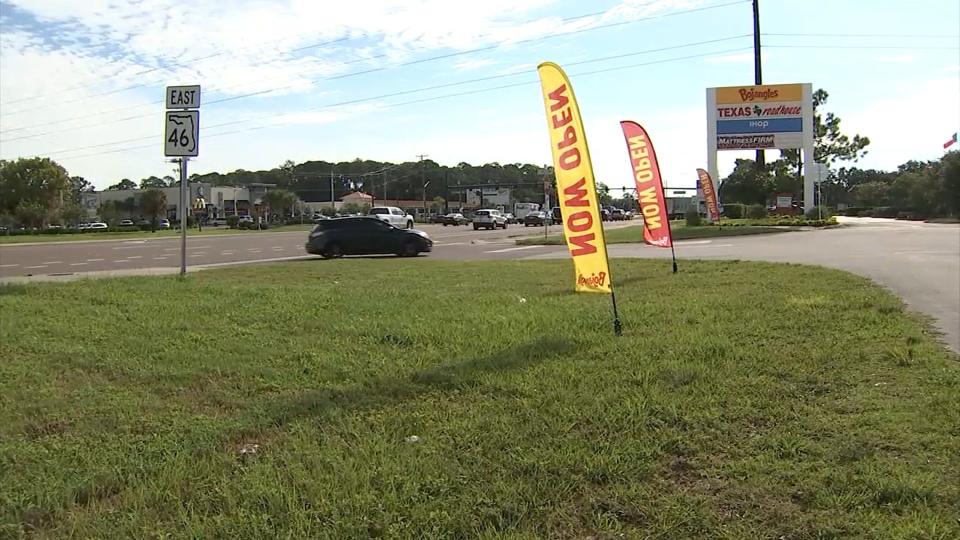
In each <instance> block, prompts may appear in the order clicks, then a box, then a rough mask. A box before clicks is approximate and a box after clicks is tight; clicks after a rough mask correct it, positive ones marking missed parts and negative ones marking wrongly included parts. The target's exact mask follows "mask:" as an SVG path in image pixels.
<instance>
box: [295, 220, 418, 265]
mask: <svg viewBox="0 0 960 540" xmlns="http://www.w3.org/2000/svg"><path fill="white" fill-rule="evenodd" d="M306 250H307V253H312V254H314V255H321V256H323V257H324V258H325V259H336V258H339V257H343V256H344V255H386V254H396V255H400V256H403V257H416V256H417V255H418V254H420V253H424V252H429V251H433V241H432V240H430V237H429V236H428V235H427V233H425V232H423V231H418V230H414V229H399V228H397V227H394V226H393V225H390V224H389V223H386V222H385V221H384V220H382V219H380V218H379V217H375V216H360V217H349V218H338V219H328V220H325V221H321V222H319V223H317V224H316V226H314V228H313V230H312V231H310V237H309V239H308V240H307V245H306Z"/></svg>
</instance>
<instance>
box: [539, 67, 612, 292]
mask: <svg viewBox="0 0 960 540" xmlns="http://www.w3.org/2000/svg"><path fill="white" fill-rule="evenodd" d="M537 71H538V72H539V73H540V85H541V87H542V90H543V106H544V109H545V111H546V113H547V128H548V130H549V131H550V143H551V149H552V150H553V166H554V174H555V175H556V178H557V197H558V198H559V200H560V213H561V215H562V216H563V233H564V236H565V237H566V239H567V248H568V249H569V250H570V255H571V256H572V257H573V266H574V271H575V273H576V291H577V292H599V293H608V294H610V293H612V292H613V283H612V282H611V279H610V265H609V262H608V260H607V243H606V241H605V239H604V236H603V221H602V219H601V217H600V204H599V200H598V197H597V186H596V182H595V180H594V177H593V165H592V164H591V162H590V150H589V149H588V148H587V136H586V134H585V133H584V131H583V122H582V120H581V118H580V107H578V106H577V100H576V97H575V96H574V95H573V87H572V86H571V85H570V81H569V79H567V75H566V74H565V73H564V72H563V70H562V69H561V68H560V66H558V65H556V64H554V63H552V62H544V63H542V64H540V66H538V67H537Z"/></svg>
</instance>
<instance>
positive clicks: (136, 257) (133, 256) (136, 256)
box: [127, 255, 143, 259]
mask: <svg viewBox="0 0 960 540" xmlns="http://www.w3.org/2000/svg"><path fill="white" fill-rule="evenodd" d="M127 258H128V259H142V258H143V257H142V256H140V255H131V256H129V257H127Z"/></svg>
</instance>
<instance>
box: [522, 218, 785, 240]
mask: <svg viewBox="0 0 960 540" xmlns="http://www.w3.org/2000/svg"><path fill="white" fill-rule="evenodd" d="M670 227H671V233H672V235H671V236H672V237H673V239H674V240H690V239H694V238H716V237H721V236H747V235H751V234H771V233H782V232H789V231H790V230H791V228H789V227H768V226H761V225H745V226H737V227H729V226H728V227H717V226H712V225H704V226H701V227H687V226H686V224H685V223H684V222H682V221H673V222H671V223H670ZM554 230H556V227H555V228H554ZM604 237H605V238H606V240H607V243H608V244H631V243H637V242H643V225H642V223H640V222H638V223H637V224H636V225H629V226H627V227H620V228H616V229H608V230H606V231H604ZM563 243H564V239H563V234H551V235H548V236H547V237H546V238H544V237H543V236H542V235H538V236H531V237H529V238H521V239H519V240H517V244H519V245H522V246H532V245H561V244H563Z"/></svg>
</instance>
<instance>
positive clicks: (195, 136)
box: [163, 84, 200, 276]
mask: <svg viewBox="0 0 960 540" xmlns="http://www.w3.org/2000/svg"><path fill="white" fill-rule="evenodd" d="M165 101H166V108H167V111H166V112H165V113H164V122H165V124H166V129H165V130H164V134H163V154H164V155H165V156H167V157H176V158H179V160H180V204H179V205H178V208H179V211H180V275H181V276H183V275H185V274H186V273H187V213H188V212H189V204H190V203H189V201H188V199H189V195H190V189H189V186H187V177H188V175H187V163H188V162H189V161H190V158H192V157H197V155H198V153H199V138H200V85H199V84H196V85H192V86H168V87H167V89H166V100H165Z"/></svg>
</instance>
